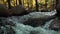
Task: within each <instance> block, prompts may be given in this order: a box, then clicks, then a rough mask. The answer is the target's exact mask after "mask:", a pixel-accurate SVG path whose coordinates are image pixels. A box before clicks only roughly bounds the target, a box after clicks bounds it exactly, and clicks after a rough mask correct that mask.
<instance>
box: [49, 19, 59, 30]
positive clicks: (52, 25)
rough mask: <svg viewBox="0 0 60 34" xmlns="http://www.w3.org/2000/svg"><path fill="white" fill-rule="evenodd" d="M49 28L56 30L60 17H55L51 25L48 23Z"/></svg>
mask: <svg viewBox="0 0 60 34" xmlns="http://www.w3.org/2000/svg"><path fill="white" fill-rule="evenodd" d="M50 29H52V30H55V31H58V30H60V19H55V20H54V21H53V22H52V23H51V25H50Z"/></svg>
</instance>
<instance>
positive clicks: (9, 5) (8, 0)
mask: <svg viewBox="0 0 60 34" xmlns="http://www.w3.org/2000/svg"><path fill="white" fill-rule="evenodd" d="M10 1H11V0H7V2H8V7H9V9H11V4H10Z"/></svg>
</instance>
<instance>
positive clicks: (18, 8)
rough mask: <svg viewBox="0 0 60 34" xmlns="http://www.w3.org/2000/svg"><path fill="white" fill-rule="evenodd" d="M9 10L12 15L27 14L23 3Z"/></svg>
mask: <svg viewBox="0 0 60 34" xmlns="http://www.w3.org/2000/svg"><path fill="white" fill-rule="evenodd" d="M9 12H10V15H17V16H18V15H24V14H26V10H25V8H24V6H22V5H17V6H15V7H14V8H12V9H10V10H9Z"/></svg>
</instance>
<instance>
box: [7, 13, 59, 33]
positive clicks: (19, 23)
mask: <svg viewBox="0 0 60 34" xmlns="http://www.w3.org/2000/svg"><path fill="white" fill-rule="evenodd" d="M42 15H43V14H42ZM42 15H41V14H40V13H39V14H37V13H31V14H29V15H24V16H12V17H8V18H6V20H7V21H8V22H13V23H14V24H15V26H14V27H13V26H12V28H13V29H14V31H15V32H16V34H60V31H54V30H50V29H49V26H50V24H51V23H52V21H53V20H54V19H51V20H49V21H47V22H46V24H45V25H44V26H43V27H41V26H39V27H32V26H29V25H24V24H23V23H24V22H25V21H27V20H28V19H29V18H43V17H44V16H46V17H48V16H47V15H43V16H42ZM49 17H51V16H49ZM49 17H48V18H49Z"/></svg>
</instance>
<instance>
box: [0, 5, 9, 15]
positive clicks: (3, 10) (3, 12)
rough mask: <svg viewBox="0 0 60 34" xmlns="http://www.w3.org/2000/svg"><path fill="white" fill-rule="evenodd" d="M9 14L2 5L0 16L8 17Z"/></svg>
mask: <svg viewBox="0 0 60 34" xmlns="http://www.w3.org/2000/svg"><path fill="white" fill-rule="evenodd" d="M8 15H9V12H8V9H7V8H6V6H5V5H3V4H0V16H8Z"/></svg>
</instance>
